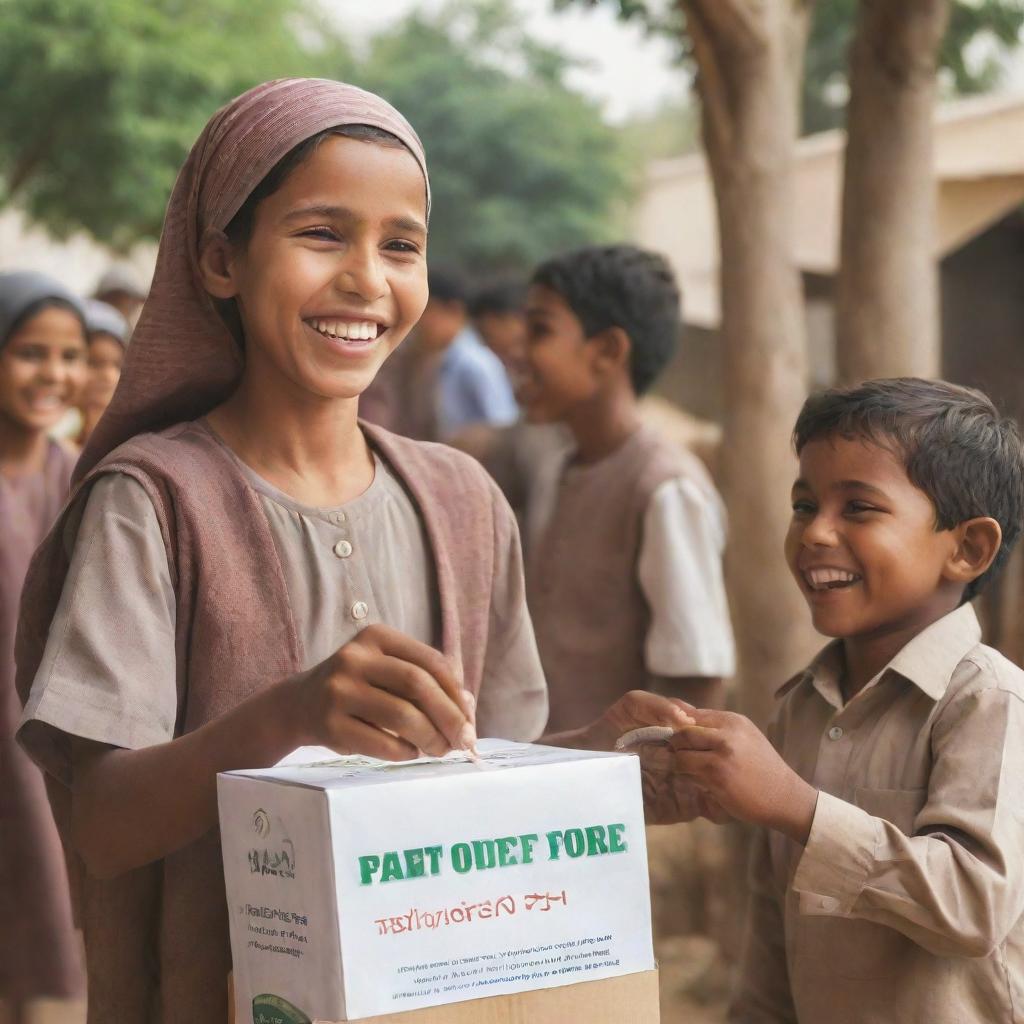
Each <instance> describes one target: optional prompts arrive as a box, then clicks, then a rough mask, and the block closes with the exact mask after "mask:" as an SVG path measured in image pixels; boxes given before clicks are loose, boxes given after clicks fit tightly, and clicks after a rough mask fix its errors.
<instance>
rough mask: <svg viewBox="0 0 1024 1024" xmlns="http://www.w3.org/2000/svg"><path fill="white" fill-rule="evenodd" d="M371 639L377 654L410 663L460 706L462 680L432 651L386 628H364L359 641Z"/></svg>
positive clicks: (450, 666) (442, 657)
mask: <svg viewBox="0 0 1024 1024" xmlns="http://www.w3.org/2000/svg"><path fill="white" fill-rule="evenodd" d="M364 637H365V638H366V639H368V640H372V642H373V643H374V644H375V645H376V647H377V649H378V650H379V651H380V652H381V654H387V655H389V656H390V657H392V658H398V659H400V660H402V661H408V662H411V663H412V664H413V665H416V666H418V667H419V668H421V669H422V670H423V671H424V672H426V673H427V674H428V675H429V676H431V677H432V678H433V679H435V680H436V681H437V684H438V686H440V687H441V689H442V690H444V692H445V693H446V694H448V696H449V698H450V699H451V700H452V701H453V702H454V703H456V704H457V705H458V706H459V707H460V708H461V707H462V703H461V699H460V697H459V694H460V693H462V692H463V689H462V681H461V680H460V679H459V677H458V673H457V672H456V671H455V669H454V668H453V667H452V664H451V662H450V661H449V660H448V659H447V658H446V657H445V656H444V655H443V654H442V653H441V652H440V651H439V650H437V649H436V648H434V647H431V646H430V645H429V644H425V643H422V642H421V641H419V640H415V639H414V638H413V637H411V636H406V634H405V633H401V632H399V631H398V630H397V629H392V628H391V627H390V626H381V625H374V626H368V627H367V628H366V629H365V630H363V632H362V633H361V634H360V639H363V638H364Z"/></svg>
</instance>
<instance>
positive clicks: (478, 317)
mask: <svg viewBox="0 0 1024 1024" xmlns="http://www.w3.org/2000/svg"><path fill="white" fill-rule="evenodd" d="M468 309H469V316H470V319H471V321H472V323H473V327H474V328H475V329H476V332H477V334H479V335H480V338H481V339H482V340H483V343H484V344H485V345H486V346H487V347H488V348H489V349H490V350H491V351H492V352H493V353H494V354H495V355H496V356H497V357H498V358H499V359H500V360H501V362H502V365H503V366H504V367H505V372H506V373H507V374H508V375H509V378H510V379H511V380H512V381H513V382H514V381H515V378H516V374H517V373H518V372H519V367H520V364H521V363H522V360H523V356H524V354H525V352H526V312H525V310H526V285H525V283H524V282H522V281H520V280H518V279H516V278H511V277H502V278H495V279H493V280H491V281H487V282H486V283H485V284H482V285H480V286H479V287H478V288H477V289H476V290H475V291H474V292H473V294H472V296H471V297H470V300H469V304H468Z"/></svg>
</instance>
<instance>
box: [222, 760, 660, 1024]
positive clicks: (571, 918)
mask: <svg viewBox="0 0 1024 1024" xmlns="http://www.w3.org/2000/svg"><path fill="white" fill-rule="evenodd" d="M480 755H481V757H480V760H479V762H476V763H474V762H472V761H469V760H468V759H465V758H463V757H461V756H458V755H449V756H448V757H446V758H440V759H433V758H423V759H421V760H418V761H410V762H404V763H399V764H393V763H389V762H384V761H376V760H373V759H372V758H366V757H356V756H349V757H338V756H337V755H336V754H333V753H331V752H330V751H326V750H322V749H319V748H303V749H301V750H299V751H296V752H295V753H294V754H292V755H291V756H290V757H289V758H286V759H285V761H283V762H282V763H281V764H279V765H277V766H276V767H274V768H266V769H258V770H252V771H234V772H227V773H224V774H221V775H220V776H218V780H217V788H218V800H219V804H220V825H221V842H222V846H223V853H224V875H225V880H226V884H227V902H228V912H229V916H230V925H231V952H232V959H233V964H234V993H235V1019H236V1021H237V1022H238V1024H249V1022H250V1021H251V1022H252V1024H309V1022H312V1021H316V1020H329V1021H342V1020H353V1019H357V1018H362V1017H373V1016H378V1015H384V1014H396V1013H400V1012H403V1011H408V1010H414V1009H417V1008H420V1007H428V1006H438V1005H441V1004H446V1003H457V1002H463V1001H466V1000H475V999H481V998H483V997H489V996H498V995H508V994H511V993H517V992H527V991H531V990H535V989H548V988H553V987H556V986H563V985H576V984H578V983H580V982H587V981H596V980H599V979H607V978H613V977H616V976H619V975H626V974H634V973H637V972H641V971H651V970H652V969H653V968H654V954H653V949H652V945H651V927H650V916H651V915H650V897H649V890H648V882H647V851H646V844H645V837H644V818H643V806H642V801H641V792H640V766H639V761H638V760H637V758H636V757H634V756H631V755H624V754H609V753H595V752H590V751H574V750H563V749H559V748H555V747H544V746H538V745H533V744H525V743H512V742H509V741H505V740H482V741H481V743H480Z"/></svg>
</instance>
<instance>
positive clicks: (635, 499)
mask: <svg viewBox="0 0 1024 1024" xmlns="http://www.w3.org/2000/svg"><path fill="white" fill-rule="evenodd" d="M680 476H684V477H688V478H690V479H694V478H696V479H698V480H699V481H701V482H702V483H706V484H707V486H711V485H710V481H709V478H708V476H707V472H706V471H705V470H704V468H703V466H702V465H701V464H700V463H699V462H698V461H697V459H696V458H695V457H694V456H693V455H691V454H690V453H688V452H685V451H683V450H682V449H681V448H678V447H677V446H675V445H673V444H670V443H669V442H667V441H665V440H663V439H662V438H661V437H660V436H659V435H658V434H656V433H655V432H654V431H653V430H651V429H650V428H647V427H642V428H641V429H640V430H638V431H637V432H636V433H635V434H634V435H633V436H632V437H630V439H629V440H628V441H626V442H625V444H623V445H622V446H621V447H620V448H619V449H618V450H617V451H615V452H613V453H612V454H611V455H609V456H608V457H607V458H606V459H604V460H602V461H601V462H600V463H597V464H595V465H594V466H592V467H590V468H588V469H587V470H586V471H585V472H584V473H583V474H580V475H573V476H572V477H570V478H568V479H565V480H563V481H562V482H561V483H560V485H559V489H558V496H557V500H556V502H555V508H554V512H553V514H552V517H551V520H550V522H549V524H548V526H547V528H546V529H545V530H544V532H543V534H542V535H541V536H540V537H538V538H534V539H532V540H531V544H530V550H529V563H528V571H527V574H526V579H527V596H528V599H529V604H530V617H531V618H532V619H533V628H534V632H535V633H536V635H537V646H538V648H539V650H540V660H541V664H542V665H543V666H544V675H545V677H546V678H547V681H548V699H549V702H550V708H551V712H550V716H549V718H548V731H549V732H560V731H562V730H563V729H573V728H576V727H578V726H581V725H586V724H587V723H588V722H591V721H593V720H594V719H595V718H597V717H598V716H599V715H600V714H601V713H602V712H603V711H604V710H606V709H607V708H608V707H609V706H610V705H611V704H612V703H613V702H614V701H615V700H617V699H618V698H619V697H621V696H622V695H623V694H624V693H626V692H627V691H628V690H633V689H646V688H647V684H648V674H647V670H646V668H645V665H644V642H645V640H646V637H647V630H648V627H649V626H650V621H651V615H650V609H649V608H648V606H647V601H646V600H645V598H644V595H643V591H642V590H641V589H640V584H639V582H638V579H637V562H638V560H639V557H640V544H641V541H642V539H643V520H644V513H645V512H646V511H647V506H648V504H649V503H650V500H651V496H652V495H653V494H654V492H655V490H656V489H657V488H658V487H659V486H660V485H661V484H662V483H664V482H665V481H667V480H671V479H673V478H675V477H680Z"/></svg>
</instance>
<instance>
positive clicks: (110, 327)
mask: <svg viewBox="0 0 1024 1024" xmlns="http://www.w3.org/2000/svg"><path fill="white" fill-rule="evenodd" d="M85 327H86V330H87V331H88V333H89V355H88V358H87V360H86V367H87V371H88V372H87V374H86V378H85V387H84V388H82V394H81V397H80V398H79V400H78V408H79V411H80V412H81V415H82V429H81V431H80V432H79V435H78V443H79V445H84V444H85V442H86V441H88V440H89V436H90V435H91V434H92V432H93V430H94V429H95V428H96V424H97V423H99V421H100V417H101V416H102V415H103V413H104V411H105V410H106V408H107V406H108V405H110V400H111V399H112V398H113V397H114V391H115V389H116V388H117V382H118V381H119V380H120V379H121V367H122V366H123V365H124V356H125V350H126V349H127V347H128V335H129V328H128V321H127V320H125V318H124V317H123V316H122V315H121V314H120V313H119V312H118V311H117V310H116V309H115V308H114V307H113V306H110V305H108V304H107V303H105V302H100V301H99V299H87V300H86V302H85Z"/></svg>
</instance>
